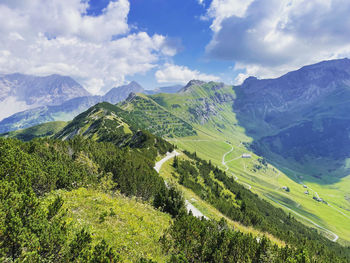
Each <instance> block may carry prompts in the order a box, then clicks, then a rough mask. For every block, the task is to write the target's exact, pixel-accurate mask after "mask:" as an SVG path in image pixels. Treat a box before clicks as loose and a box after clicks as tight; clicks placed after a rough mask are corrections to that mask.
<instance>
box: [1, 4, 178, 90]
mask: <svg viewBox="0 0 350 263" xmlns="http://www.w3.org/2000/svg"><path fill="white" fill-rule="evenodd" d="M88 7H89V5H88V2H87V1H84V2H81V1H80V0H51V1H46V0H2V1H0V54H1V56H0V72H2V73H12V72H21V73H26V74H36V75H47V74H52V73H58V74H63V75H69V76H72V77H74V78H75V79H77V80H78V81H80V82H81V83H82V84H83V85H85V86H86V87H87V88H88V89H89V91H90V92H93V93H100V92H101V91H105V90H106V89H108V88H111V87H112V86H113V85H119V84H122V83H124V82H125V79H126V78H127V77H128V76H132V75H134V74H137V73H145V72H147V71H148V70H150V69H152V68H154V67H155V66H156V65H157V63H158V61H159V60H160V59H162V58H163V57H168V56H173V55H175V54H176V49H175V48H173V47H171V46H169V45H168V44H167V39H166V38H165V37H164V36H162V35H157V34H155V35H153V36H150V35H148V34H147V33H146V32H136V33H130V31H129V26H128V23H127V16H128V13H129V8H130V4H129V1H127V0H117V1H114V2H110V3H109V4H108V6H107V7H106V8H105V9H104V10H103V11H102V14H100V15H99V16H89V15H87V14H86V10H87V8H88Z"/></svg>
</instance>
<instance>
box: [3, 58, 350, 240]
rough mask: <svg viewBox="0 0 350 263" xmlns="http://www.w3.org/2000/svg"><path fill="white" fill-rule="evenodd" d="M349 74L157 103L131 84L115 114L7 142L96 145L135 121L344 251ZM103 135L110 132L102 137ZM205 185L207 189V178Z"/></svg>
mask: <svg viewBox="0 0 350 263" xmlns="http://www.w3.org/2000/svg"><path fill="white" fill-rule="evenodd" d="M349 72H350V60H349V59H341V60H332V61H324V62H320V63H317V64H314V65H310V66H305V67H303V68H301V69H299V70H296V71H293V72H289V73H287V74H285V75H283V76H281V77H279V78H276V79H262V80H259V79H257V78H254V77H250V78H248V79H246V81H245V82H244V83H243V84H242V85H240V86H230V85H225V84H224V83H219V82H204V81H200V80H192V81H190V82H189V83H188V84H187V85H186V86H185V87H182V88H181V89H180V90H178V92H176V93H172V94H170V93H158V94H153V95H145V94H142V93H140V91H141V92H142V89H141V88H140V86H139V85H137V84H136V83H134V82H132V83H130V86H131V87H132V89H133V90H135V92H131V93H130V94H127V93H128V92H129V91H130V90H128V89H127V88H126V87H124V88H123V90H124V91H125V89H126V90H127V91H125V92H124V93H123V94H124V95H126V94H127V95H126V98H125V99H124V100H123V101H120V102H118V103H117V105H114V106H115V107H116V108H113V110H112V111H110V110H108V109H107V110H106V109H105V110H101V107H102V108H103V107H107V108H109V107H112V106H106V105H105V104H98V105H100V106H98V105H97V106H96V107H93V108H91V109H90V111H88V113H86V114H85V115H84V114H83V115H79V116H80V117H79V118H78V117H77V118H76V119H75V120H74V121H73V122H72V123H69V124H66V125H61V124H60V125H58V124H52V125H51V127H47V128H43V127H39V128H34V127H33V128H32V130H28V129H25V130H21V131H18V132H15V133H7V134H6V136H7V137H17V138H22V139H23V138H33V137H35V136H33V135H31V133H36V136H38V137H42V136H47V135H48V136H52V135H54V134H59V136H58V138H61V139H63V138H72V137H74V136H75V135H77V134H78V135H81V136H83V137H86V138H93V139H98V138H101V137H103V138H109V137H108V136H107V135H108V134H113V136H111V138H114V137H115V136H116V135H115V134H114V133H113V131H116V132H117V131H119V130H120V132H121V130H123V132H125V131H127V126H125V125H124V123H125V122H127V123H132V126H133V127H137V128H138V129H145V130H148V131H149V132H151V133H153V134H155V135H157V136H161V137H163V138H165V139H166V140H168V141H169V142H172V143H174V144H175V145H176V146H177V147H179V149H182V150H186V151H191V152H195V153H196V156H199V157H200V158H202V159H206V160H210V162H211V163H212V164H213V165H216V166H217V167H220V168H222V169H224V170H225V171H226V175H227V176H229V177H230V178H233V179H234V180H235V181H237V182H239V183H241V184H242V185H243V186H245V187H246V188H249V189H251V190H252V191H254V192H255V193H256V194H258V195H259V196H260V198H263V199H266V200H269V202H271V203H273V204H274V205H276V206H278V207H280V208H283V209H285V210H286V211H287V212H291V213H292V214H293V215H294V216H296V217H297V218H298V219H299V220H300V221H303V222H304V223H305V224H307V225H311V226H313V227H315V228H316V229H318V231H320V232H321V233H323V234H324V235H325V236H327V237H328V238H329V239H331V240H333V241H339V242H341V243H342V244H346V245H347V244H349V242H350V238H349V237H350V225H349V224H347V222H348V219H349V218H350V214H349V213H350V192H349V189H350V177H349V172H350V170H349V169H350V165H349V160H350V150H349V149H350V147H349V146H350V143H349V131H350V122H349V120H350V118H349V116H348V114H347V113H348V112H349V107H350V106H348V105H349V103H348V101H349V100H350V92H349V91H350V74H349ZM101 97H102V96H87V97H83V98H75V99H72V100H70V101H68V102H65V104H62V105H65V106H64V108H66V109H68V110H67V111H64V110H65V109H55V108H54V107H61V106H46V109H45V110H43V112H40V111H38V112H37V113H36V115H35V114H33V113H31V114H28V115H27V116H20V115H18V116H19V117H18V119H17V120H15V119H13V120H12V123H13V124H16V123H17V122H19V123H20V122H21V119H24V118H26V119H27V120H29V119H30V117H31V116H34V121H33V123H35V122H38V120H39V119H40V118H41V117H42V119H41V121H40V122H45V121H50V120H51V119H55V118H54V117H49V118H47V119H45V116H55V114H57V112H63V113H66V114H67V115H66V117H67V120H70V119H72V117H73V116H71V115H73V114H72V112H74V110H76V109H77V106H76V105H79V103H80V101H81V100H83V99H84V100H85V104H84V107H86V108H85V109H83V108H84V107H82V108H80V109H79V111H84V110H86V109H87V108H89V107H90V106H89V104H90V103H91V105H94V104H96V103H100V102H101V101H103V99H102V98H101ZM110 97H111V98H114V101H113V103H115V102H116V101H117V100H119V99H120V97H118V92H117V89H116V90H114V89H113V90H111V91H110ZM104 99H107V97H105V98H104ZM74 100H77V102H75V101H74ZM70 105H71V106H70ZM103 105H104V106H103ZM114 106H113V107H114ZM47 109H52V110H51V111H50V110H49V111H48V110H47ZM47 112H50V113H49V114H48V113H47ZM77 112H78V111H77ZM69 113H70V114H71V115H70V116H69V117H70V118H68V115H69ZM22 114H24V113H22ZM86 116H89V118H86ZM60 117H62V116H60ZM26 125H28V126H30V125H31V124H29V123H28V124H26ZM20 126H22V127H23V126H24V125H22V124H21V125H20ZM44 126H45V125H44ZM8 127H10V126H8ZM59 129H62V130H61V131H58V130H59ZM101 130H103V131H105V130H108V131H109V132H107V135H106V134H105V133H104V132H101ZM111 138H109V139H108V140H111ZM242 156H244V157H242ZM192 172H194V170H193V171H192ZM194 173H195V172H194ZM200 180H202V179H200ZM203 180H204V181H203V182H207V181H206V180H208V178H204V179H203ZM201 182H202V181H199V183H200V184H201ZM195 183H196V182H191V183H190V184H191V187H194V188H193V189H199V188H195ZM219 185H220V184H219ZM198 187H199V186H198ZM286 189H288V191H287V190H286ZM203 193H204V192H203ZM200 196H201V198H207V197H208V196H207V194H205V195H204V194H203V195H200Z"/></svg>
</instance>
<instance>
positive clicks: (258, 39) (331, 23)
mask: <svg viewBox="0 0 350 263" xmlns="http://www.w3.org/2000/svg"><path fill="white" fill-rule="evenodd" d="M230 5H232V8H231V9H230V8H229V6H230ZM225 6H226V7H225ZM233 6H235V7H233ZM349 13H350V2H349V1H346V0H329V1H324V0H315V1H307V0H252V1H240V0H213V2H212V4H211V6H210V7H209V9H208V12H207V16H208V17H210V18H211V19H212V21H213V22H212V25H211V29H212V30H213V32H214V36H213V38H212V40H211V42H210V43H209V44H208V45H207V47H206V52H207V54H208V55H209V56H210V57H212V58H216V59H222V60H229V61H233V62H235V63H236V70H241V71H242V69H243V70H244V71H245V73H241V74H240V75H239V76H238V78H237V81H241V80H242V79H244V78H245V77H246V76H247V75H251V74H254V75H256V76H258V77H276V76H278V75H280V74H283V73H285V72H287V71H289V70H292V69H296V68H298V67H301V66H303V65H305V64H311V63H315V62H318V61H321V60H326V59H334V58H342V57H348V56H350V34H347V33H346V32H350V16H349V15H348V14H349Z"/></svg>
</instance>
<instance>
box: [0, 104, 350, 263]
mask: <svg viewBox="0 0 350 263" xmlns="http://www.w3.org/2000/svg"><path fill="white" fill-rule="evenodd" d="M154 103H155V102H154ZM137 120H140V119H139V117H135V116H133V114H132V112H131V113H129V112H128V111H126V110H125V109H121V108H120V107H118V106H115V105H111V104H108V103H102V104H98V105H96V106H94V107H92V108H91V109H89V110H87V111H86V112H84V113H82V114H81V115H79V116H77V117H76V118H75V119H74V120H73V121H72V122H70V123H69V124H68V125H67V126H66V127H65V128H64V129H63V130H61V131H60V132H59V133H57V134H56V135H55V136H54V138H56V139H52V138H51V139H50V138H45V139H34V140H32V141H29V142H21V141H19V140H16V139H4V138H0V152H1V155H0V184H1V185H0V186H1V187H0V189H1V190H0V226H1V231H0V259H1V260H2V261H5V262H11V261H17V262H52V261H55V262H119V261H133V262H153V261H154V260H156V261H160V262H161V261H168V262H242V263H243V262H252V263H257V262H276V263H282V262H312V263H316V262H317V263H319V262H321V263H322V262H349V261H350V252H349V250H348V249H346V248H344V247H342V246H340V245H338V244H337V243H332V242H330V241H329V240H327V239H326V238H324V237H322V236H321V235H319V234H318V233H317V231H315V230H313V229H310V228H308V227H305V226H303V225H302V224H300V223H299V222H298V221H297V220H295V219H294V218H293V217H292V216H291V215H287V214H285V213H284V212H283V211H282V210H281V209H276V208H274V207H273V206H272V205H270V204H269V203H267V202H265V201H263V200H261V199H260V198H259V197H258V196H257V195H255V194H253V193H251V192H250V191H248V190H246V189H245V188H244V187H243V186H242V185H240V184H239V183H237V182H235V180H234V179H233V178H232V177H230V176H229V175H228V174H226V172H224V171H222V170H221V169H219V168H218V167H217V166H216V165H215V164H213V163H211V162H209V161H204V160H202V159H200V158H199V157H197V155H196V154H191V153H189V152H186V155H187V159H177V158H176V159H175V160H174V161H173V168H174V175H173V177H174V179H175V180H177V181H178V183H179V184H180V185H182V186H183V187H185V188H188V189H191V191H193V192H194V193H196V194H197V195H198V196H200V197H201V199H203V200H204V201H206V202H207V203H208V204H210V205H211V206H213V207H215V208H216V209H217V210H219V211H220V212H221V213H222V214H223V215H225V216H226V217H227V218H230V219H232V220H234V221H238V222H240V223H241V224H242V225H245V226H247V227H254V228H256V229H258V230H261V232H267V233H269V234H270V235H271V234H272V235H273V236H275V237H277V238H279V239H280V240H282V241H283V242H284V244H283V246H278V245H277V244H275V243H274V242H272V241H271V240H269V239H268V238H267V237H264V236H263V237H259V238H257V237H256V236H254V235H252V234H247V233H243V232H240V231H237V230H235V229H232V227H231V226H230V224H229V223H228V222H226V221H225V219H220V220H219V221H215V220H206V219H205V218H195V217H193V216H192V215H191V213H190V214H189V215H188V214H187V213H186V206H185V200H184V198H183V196H182V193H181V192H180V191H179V190H178V189H177V188H176V186H173V185H171V184H167V183H165V181H164V180H163V178H162V177H161V176H160V175H158V173H157V172H156V170H155V169H154V168H153V167H154V165H155V160H156V159H158V158H160V157H161V156H163V155H165V153H166V152H172V151H173V150H174V146H173V145H172V144H170V143H169V142H166V141H165V140H163V139H162V138H160V137H157V136H155V135H153V134H151V133H149V132H147V131H143V130H140V128H139V126H138V125H139V124H140V122H138V121H137ZM62 139H63V140H62ZM136 210H137V211H136ZM155 224H157V225H155ZM152 260H153V261H152Z"/></svg>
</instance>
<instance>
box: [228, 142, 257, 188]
mask: <svg viewBox="0 0 350 263" xmlns="http://www.w3.org/2000/svg"><path fill="white" fill-rule="evenodd" d="M225 143H226V144H228V145H230V146H231V150H229V151H228V152H226V153H224V155H223V156H222V161H221V163H222V165H223V166H225V172H227V171H228V169H229V167H228V166H227V163H228V162H231V161H234V160H237V159H240V158H241V156H239V157H236V158H234V159H231V160H229V161H227V162H226V161H225V158H226V155H228V154H229V153H231V152H232V151H233V146H232V145H231V144H229V143H227V142H225ZM231 175H232V176H233V177H234V178H235V181H236V182H238V177H237V176H235V175H234V174H233V173H231ZM240 184H243V185H246V186H247V188H248V189H249V190H250V189H252V186H251V185H249V184H247V183H243V182H240Z"/></svg>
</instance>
